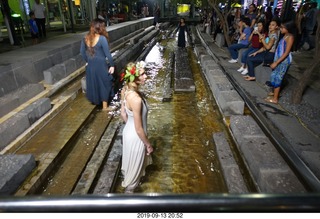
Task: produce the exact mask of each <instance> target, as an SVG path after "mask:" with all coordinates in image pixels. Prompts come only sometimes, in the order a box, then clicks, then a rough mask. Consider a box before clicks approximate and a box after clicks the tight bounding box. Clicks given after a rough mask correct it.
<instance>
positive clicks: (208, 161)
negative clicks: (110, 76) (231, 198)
mask: <svg viewBox="0 0 320 219" xmlns="http://www.w3.org/2000/svg"><path fill="white" fill-rule="evenodd" d="M176 49H178V48H177V47H176V41H175V40H174V39H165V40H162V41H161V42H159V43H157V45H155V46H154V47H153V48H152V50H151V51H150V53H149V54H148V55H147V57H146V59H145V61H146V62H147V63H148V64H147V74H148V81H147V83H146V84H145V85H144V86H143V87H142V90H143V92H144V93H145V94H146V96H147V101H148V104H149V115H148V135H149V138H150V139H151V142H152V144H153V146H154V149H155V150H154V153H153V154H152V157H153V164H152V165H151V166H149V167H148V168H147V171H146V176H145V177H144V178H142V181H141V184H140V186H139V187H137V188H136V190H135V192H136V193H162V194H170V193H176V194H185V193H225V192H227V188H226V185H225V183H224V180H223V175H222V172H221V170H220V166H219V165H220V164H219V162H218V158H217V155H216V151H215V144H214V141H213V137H212V136H213V133H215V132H227V128H226V127H225V124H224V122H223V118H222V116H221V115H220V112H219V109H218V106H217V105H216V103H215V101H214V99H213V97H212V94H211V91H210V90H209V88H208V86H207V84H206V81H205V78H204V77H203V76H202V72H201V68H200V66H199V64H198V60H197V58H196V56H195V54H194V52H193V50H192V48H191V47H188V48H187V52H188V57H189V63H190V67H191V69H192V72H193V77H194V82H195V86H196V91H195V92H179V93H177V92H173V95H172V100H171V101H166V102H164V101H162V99H163V93H164V83H165V78H166V75H167V74H168V71H172V69H170V65H171V64H170V58H169V57H170V54H172V52H174V51H175V50H176ZM121 180H122V179H121V174H120V176H119V177H118V180H117V183H116V187H115V191H114V192H115V193H123V192H124V189H123V188H122V187H121Z"/></svg>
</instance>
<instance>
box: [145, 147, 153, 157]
mask: <svg viewBox="0 0 320 219" xmlns="http://www.w3.org/2000/svg"><path fill="white" fill-rule="evenodd" d="M146 149H147V155H150V154H151V153H152V152H153V147H152V146H151V145H147V146H146Z"/></svg>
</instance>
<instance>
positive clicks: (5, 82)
mask: <svg viewBox="0 0 320 219" xmlns="http://www.w3.org/2000/svg"><path fill="white" fill-rule="evenodd" d="M1 70H2V71H0V97H2V96H4V95H6V94H8V93H10V92H12V91H14V90H16V89H17V88H18V85H17V82H16V79H15V77H14V74H13V70H12V66H11V65H7V66H5V67H4V66H3V65H2V66H1Z"/></svg>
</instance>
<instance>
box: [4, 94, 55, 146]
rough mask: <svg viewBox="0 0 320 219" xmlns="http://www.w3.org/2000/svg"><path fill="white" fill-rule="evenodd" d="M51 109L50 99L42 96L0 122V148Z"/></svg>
mask: <svg viewBox="0 0 320 219" xmlns="http://www.w3.org/2000/svg"><path fill="white" fill-rule="evenodd" d="M50 109H51V104H50V99H48V98H42V99H39V100H37V101H35V102H33V103H32V104H31V105H29V106H28V107H26V108H25V109H23V110H21V111H20V112H18V113H16V114H14V115H13V116H11V117H10V118H9V119H7V120H6V121H4V122H3V123H1V124H0V150H2V149H3V148H5V147H6V146H7V144H9V143H10V142H11V141H13V140H14V139H15V138H16V137H18V136H19V135H20V134H21V133H23V132H24V131H25V130H26V129H28V128H29V127H30V126H31V125H32V124H33V123H34V122H35V121H37V120H38V119H39V118H40V117H41V116H43V115H44V114H45V113H46V112H48V111H49V110H50Z"/></svg>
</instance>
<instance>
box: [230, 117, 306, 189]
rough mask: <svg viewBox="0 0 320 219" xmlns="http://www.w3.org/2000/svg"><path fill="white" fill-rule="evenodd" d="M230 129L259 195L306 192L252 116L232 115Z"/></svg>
mask: <svg viewBox="0 0 320 219" xmlns="http://www.w3.org/2000/svg"><path fill="white" fill-rule="evenodd" d="M230 128H231V131H232V133H233V136H234V139H235V140H236V143H237V146H238V149H239V151H240V153H241V154H242V156H243V158H244V162H245V163H246V165H247V167H248V169H249V172H250V174H251V176H252V177H253V179H254V181H255V182H256V183H257V188H258V190H259V191H260V192H268V193H278V192H280V191H281V193H290V192H301V191H305V189H304V187H303V186H302V184H301V183H300V181H299V179H298V178H297V177H296V175H295V174H294V172H293V171H292V170H291V169H290V167H289V166H288V164H287V163H286V162H285V161H284V159H283V158H282V157H281V155H280V154H279V153H278V151H277V150H276V148H275V147H274V145H273V144H272V143H271V141H270V140H269V139H268V138H267V136H266V135H265V134H264V133H263V131H262V130H261V128H260V127H259V125H258V124H257V123H256V122H255V121H254V120H253V118H252V117H251V116H231V118H230ZM271 176H272V177H271ZM279 188H281V189H280V190H279Z"/></svg>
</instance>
